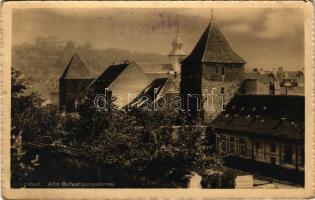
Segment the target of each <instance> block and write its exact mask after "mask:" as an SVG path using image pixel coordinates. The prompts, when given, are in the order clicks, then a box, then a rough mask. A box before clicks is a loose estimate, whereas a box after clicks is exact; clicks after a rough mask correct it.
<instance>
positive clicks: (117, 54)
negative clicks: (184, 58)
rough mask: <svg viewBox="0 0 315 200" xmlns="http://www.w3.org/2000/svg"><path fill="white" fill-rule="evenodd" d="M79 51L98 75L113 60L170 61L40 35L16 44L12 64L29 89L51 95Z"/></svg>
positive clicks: (43, 95)
mask: <svg viewBox="0 0 315 200" xmlns="http://www.w3.org/2000/svg"><path fill="white" fill-rule="evenodd" d="M122 48H123V47H122ZM75 52H77V53H78V54H79V55H80V57H81V59H82V60H83V62H84V63H85V64H86V66H87V67H88V69H89V70H90V72H91V73H92V74H94V76H95V77H96V76H98V75H99V74H100V73H101V72H103V71H104V70H105V69H106V68H107V67H108V66H109V65H110V64H112V63H113V62H120V61H122V60H124V59H129V60H135V61H137V62H153V63H167V62H168V58H167V56H165V55H160V54H154V53H138V52H130V51H128V50H124V49H113V48H109V49H95V48H93V47H92V45H91V44H90V43H89V42H86V43H84V44H77V43H75V42H73V41H61V40H60V39H58V38H56V37H39V38H37V39H36V40H35V43H34V44H28V43H23V44H20V45H15V46H13V48H12V67H14V68H15V69H18V70H19V71H21V72H22V73H23V75H24V76H25V78H26V79H27V81H28V83H29V90H28V91H37V92H39V93H40V94H41V95H42V97H43V98H44V99H50V97H49V95H50V91H52V90H58V79H59V77H60V76H61V74H62V73H63V71H64V69H65V68H66V65H67V64H68V62H69V61H70V58H71V56H72V55H73V54H74V53H75Z"/></svg>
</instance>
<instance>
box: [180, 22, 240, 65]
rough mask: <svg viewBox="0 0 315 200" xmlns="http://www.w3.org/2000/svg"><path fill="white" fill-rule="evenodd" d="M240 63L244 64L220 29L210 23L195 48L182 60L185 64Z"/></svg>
mask: <svg viewBox="0 0 315 200" xmlns="http://www.w3.org/2000/svg"><path fill="white" fill-rule="evenodd" d="M200 62H201V63H242V64H245V63H246V62H245V60H243V59H242V58H241V57H240V56H239V55H237V54H236V53H235V52H234V51H233V49H232V48H231V46H230V45H229V43H228V42H227V40H226V39H225V37H224V36H223V34H222V33H221V31H220V29H219V28H218V26H217V25H216V24H215V23H214V22H210V24H209V25H208V27H207V28H206V30H205V31H204V33H203V34H202V36H201V37H200V39H199V41H198V42H197V44H196V46H195V47H194V49H193V50H192V52H191V53H190V55H189V56H187V57H186V58H185V59H184V60H183V62H182V63H183V64H185V63H200Z"/></svg>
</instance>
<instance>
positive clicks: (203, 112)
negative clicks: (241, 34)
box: [180, 20, 246, 118]
mask: <svg viewBox="0 0 315 200" xmlns="http://www.w3.org/2000/svg"><path fill="white" fill-rule="evenodd" d="M245 63H246V62H245V60H243V59H242V58H241V57H240V56H239V55H238V54H237V53H235V52H234V50H233V49H232V48H231V46H230V44H229V43H228V41H227V40H226V39H225V37H224V36H223V34H222V32H221V31H220V29H219V27H218V26H217V25H216V24H215V23H214V21H213V20H212V21H211V22H210V23H209V25H208V26H207V28H206V29H205V31H204V32H203V34H202V35H201V37H200V39H199V41H198V42H197V44H196V46H195V47H194V48H193V50H192V52H191V53H190V54H189V55H188V56H187V57H186V58H185V59H184V60H183V61H182V68H181V83H180V88H181V90H180V93H181V95H182V96H183V103H182V104H183V108H184V109H185V110H187V111H189V112H190V113H191V115H192V116H194V117H198V116H201V117H205V118H210V117H211V116H212V113H211V112H212V110H211V109H210V108H208V107H207V105H206V104H205V103H204V102H205V101H206V99H205V98H206V96H207V95H206V94H208V93H209V92H210V91H211V90H212V88H215V89H216V93H217V95H218V94H222V96H224V101H225V103H226V102H228V100H229V98H230V97H232V96H233V95H234V94H235V92H236V90H237V88H238V87H239V83H240V82H241V80H243V78H244V73H245V70H244V65H245ZM234 86H235V87H234ZM234 90H235V91H234ZM203 94H205V95H203ZM217 112H221V110H217Z"/></svg>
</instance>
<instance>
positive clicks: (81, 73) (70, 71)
mask: <svg viewBox="0 0 315 200" xmlns="http://www.w3.org/2000/svg"><path fill="white" fill-rule="evenodd" d="M93 79H94V78H93V77H92V75H91V73H90V71H89V70H88V68H87V67H86V66H85V64H84V63H83V61H82V60H81V59H80V56H79V55H78V54H77V53H75V54H74V55H73V56H72V58H71V60H70V62H69V63H68V65H67V67H66V69H65V71H64V72H63V74H62V75H61V77H60V78H59V107H60V109H61V110H65V111H66V112H73V111H75V109H76V104H77V101H78V100H79V94H80V93H81V92H82V91H83V90H84V89H85V88H86V87H87V86H88V85H89V84H90V83H91V81H92V80H93Z"/></svg>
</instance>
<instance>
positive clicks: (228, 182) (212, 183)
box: [201, 169, 236, 188]
mask: <svg viewBox="0 0 315 200" xmlns="http://www.w3.org/2000/svg"><path fill="white" fill-rule="evenodd" d="M235 177H236V173H235V172H234V171H233V170H231V169H227V170H224V171H223V172H221V171H207V172H206V173H204V174H203V178H202V182H201V184H202V186H203V188H234V185H235V181H234V180H235Z"/></svg>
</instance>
